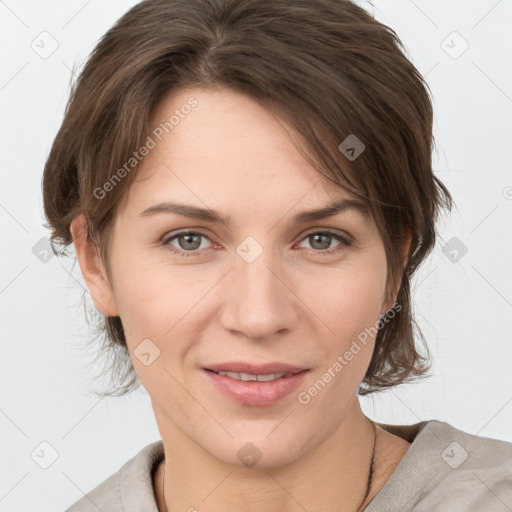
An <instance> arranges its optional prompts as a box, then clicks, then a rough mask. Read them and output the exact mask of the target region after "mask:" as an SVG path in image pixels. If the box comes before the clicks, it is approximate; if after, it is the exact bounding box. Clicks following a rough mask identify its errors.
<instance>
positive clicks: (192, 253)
mask: <svg viewBox="0 0 512 512" xmlns="http://www.w3.org/2000/svg"><path fill="white" fill-rule="evenodd" d="M183 235H200V236H202V237H204V238H206V239H207V240H209V241H210V242H211V240H210V238H209V237H208V236H207V235H206V234H205V233H202V232H201V231H181V232H179V233H176V234H174V235H172V236H170V237H166V238H164V239H162V244H163V245H165V246H168V247H169V248H170V250H171V251H172V252H173V253H174V254H176V255H179V256H184V257H190V256H197V255H198V254H199V253H200V252H201V251H202V250H203V249H196V250H195V251H184V250H178V249H176V248H175V247H173V246H172V245H170V243H169V242H171V241H172V240H174V239H176V238H179V237H180V236H183ZM313 235H330V236H332V237H333V238H335V239H336V240H338V241H339V242H341V243H340V245H339V246H337V247H336V248H334V249H326V250H324V251H322V250H318V249H311V251H312V252H313V254H319V255H332V254H335V253H337V252H339V251H341V250H343V249H344V248H346V247H350V246H351V245H352V244H353V240H351V239H350V238H348V237H345V236H343V235H340V234H339V233H335V232H333V231H329V230H325V231H311V232H309V233H307V234H306V235H305V236H304V237H303V238H302V240H301V242H302V241H303V240H305V239H306V238H309V237H311V236H313Z"/></svg>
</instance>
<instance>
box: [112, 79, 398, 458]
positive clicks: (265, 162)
mask: <svg viewBox="0 0 512 512" xmlns="http://www.w3.org/2000/svg"><path fill="white" fill-rule="evenodd" d="M191 98H194V100H195V101H194V100H191ZM186 105H189V106H190V105H194V106H193V107H190V108H189V107H186ZM173 115H174V116H175V117H174V118H173V120H172V121H169V120H170V119H171V117H172V116H173ZM153 122H154V126H153V127H152V129H153V128H154V130H153V133H151V134H150V137H151V138H152V140H153V142H151V141H149V140H148V144H147V147H148V151H147V153H148V154H147V156H145V157H144V159H143V160H142V164H141V165H142V167H141V168H140V169H139V174H138V175H137V179H136V180H135V182H134V183H133V185H132V186H131V187H130V189H129V191H128V193H127V195H126V197H125V199H126V201H125V202H124V203H123V205H122V207H121V208H120V210H119V212H118V215H117V217H116V222H115V226H114V231H113V235H112V238H111V250H110V261H111V268H112V277H113V282H112V290H113V295H112V297H113V304H115V306H114V309H115V311H110V314H118V315H119V316H120V317H121V320H122V322H123V325H124V326H125V329H126V335H127V344H128V348H129V351H130V355H131V358H132V361H133V364H134V367H135V370H136V372H137V374H138V377H139V379H140V381H141V383H142V385H143V386H144V388H145V389H146V390H147V392H148V393H149V395H150V397H151V400H152V405H153V408H154V411H155V416H156V419H157V422H158V426H159V429H160V431H161V433H162V437H163V438H164V440H165V435H166V433H171V432H172V433H173V436H174V437H173V439H179V435H182V436H184V437H183V439H186V440H187V442H189V441H192V442H193V443H194V444H195V445H196V446H199V447H200V448H201V449H203V450H205V451H206V452H208V453H209V454H210V455H212V456H214V457H215V458H217V459H219V460H222V461H224V462H227V463H231V464H238V465H241V464H246V463H247V461H248V460H255V459H258V458H259V459H261V460H260V464H263V465H265V464H267V465H269V466H272V465H276V466H277V465H281V464H284V463H287V462H290V461H293V460H295V459H297V458H298V457H299V456H301V455H303V454H305V453H307V452H308V451H310V450H312V449H313V448H314V447H315V446H318V445H319V444H320V443H322V441H324V440H325V439H326V438H327V437H328V436H330V435H331V434H333V433H334V432H335V431H336V429H337V428H338V427H339V426H340V425H341V422H342V421H343V419H344V417H345V415H346V414H347V412H348V411H349V406H350V404H351V401H352V399H353V398H354V396H355V393H356V391H357V389H358V387H359V385H360V383H361V381H362V380H363V378H364V374H365V372H366V370H367V367H368V365H369V362H370V359H371V356H372V351H373V347H374V334H375V329H373V328H374V327H375V326H376V325H377V324H378V321H379V315H380V314H383V313H385V311H386V310H387V308H388V307H389V306H390V304H389V303H387V302H386V293H385V292H386V275H387V274H386V256H385V251H384V246H383V242H382V239H381V237H380V235H379V232H378V230H377V228H376V226H375V224H374V222H373V221H372V220H370V218H368V217H366V216H365V215H364V213H363V212H362V211H360V210H358V209H357V208H352V207H350V205H349V207H348V208H346V209H344V210H343V211H340V212H338V213H335V214H334V215H331V216H328V217H327V216H326V217H324V218H318V219H316V220H315V218H313V217H312V216H311V217H310V218H309V219H307V218H306V219H305V218H302V219H301V218H300V215H301V214H303V213H304V212H309V211H312V210H321V209H324V208H326V207H327V206H328V205H330V204H331V203H332V202H336V201H338V202H339V201H340V200H344V199H348V198H349V197H350V196H349V195H348V194H347V193H346V192H345V191H344V190H342V189H336V188H335V187H334V186H333V184H331V183H329V182H327V181H326V180H325V179H324V178H323V177H322V176H320V175H319V173H318V172H317V171H316V170H315V169H314V168H313V167H312V166H311V165H310V164H309V163H308V162H307V161H306V160H305V159H303V157H302V156H301V155H300V153H298V151H297V150H296V148H295V147H294V146H293V144H292V143H291V141H290V140H289V138H288V137H287V135H286V132H285V131H284V129H283V127H282V125H281V124H280V123H279V122H278V121H276V119H275V118H274V117H272V116H271V115H270V114H269V112H268V111H267V110H265V109H264V108H262V107H261V106H260V105H259V104H258V103H256V102H255V101H253V100H252V99H249V98H248V97H246V96H243V95H240V94H237V93H235V92H232V91H229V90H221V91H216V92H214V91H201V90H199V89H188V90H183V91H181V92H180V93H179V94H176V95H174V96H173V97H172V98H168V99H167V100H166V101H165V102H164V103H162V104H161V106H160V108H159V110H158V112H157V113H156V115H155V116H154V118H153ZM166 122H167V125H165V123H166ZM161 123H162V124H161ZM163 127H164V128H163ZM160 139H161V140H160ZM153 143H154V144H153ZM150 146H153V147H150ZM140 153H141V154H143V153H146V151H144V150H141V152H140ZM170 203H172V204H173V205H181V206H180V207H179V208H178V207H176V210H177V209H179V210H180V211H181V212H182V213H181V214H179V213H177V212H176V211H173V207H171V206H170ZM166 204H167V206H166ZM206 209H209V210H212V211H215V212H217V214H216V215H215V216H217V215H218V216H222V217H223V218H224V220H225V222H219V221H217V220H215V219H214V218H213V217H214V215H213V214H212V213H208V214H207V213H206V212H205V210H206ZM200 211H203V212H205V213H202V214H199V212H200ZM187 212H188V213H190V214H191V215H190V216H188V215H185V213H187ZM192 214H194V215H192ZM186 232H189V234H188V235H185V233H186ZM338 236H339V237H340V238H338ZM344 240H348V241H349V242H350V243H348V244H347V243H346V242H345V241H344ZM370 329H371V331H370ZM363 340H364V342H363ZM354 343H355V344H354ZM237 364H240V365H243V364H245V365H254V366H256V365H268V366H267V367H266V368H265V367H261V368H252V367H250V366H249V367H240V366H236V365H237ZM275 365H277V368H274V366H275ZM280 365H289V367H288V368H287V367H284V366H280ZM212 368H214V369H216V370H219V371H222V370H223V369H224V370H225V371H233V372H235V373H236V374H237V375H231V376H229V375H225V376H222V375H220V374H214V373H213V372H212V371H211V369H212ZM244 370H245V371H244ZM301 370H304V371H302V372H301V373H297V372H299V371H301ZM239 373H247V374H259V375H260V376H262V377H261V378H260V381H258V382H244V381H241V380H239V379H240V378H241V377H244V376H243V375H242V376H241V375H239ZM272 373H278V374H280V373H285V374H287V376H285V377H281V378H278V379H275V380H272V381H267V382H263V380H264V379H272V378H273V377H272V375H269V374H272ZM291 373H294V374H295V376H293V377H291V376H288V374H291ZM233 377H234V378H233ZM274 377H279V375H277V376H276V375H274ZM315 383H316V384H315ZM248 443H251V444H248Z"/></svg>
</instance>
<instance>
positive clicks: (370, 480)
mask: <svg viewBox="0 0 512 512" xmlns="http://www.w3.org/2000/svg"><path fill="white" fill-rule="evenodd" d="M369 421H370V423H371V425H372V427H373V448H372V459H371V462H370V470H369V471H368V480H367V482H366V493H365V495H364V498H363V501H361V504H360V505H359V507H357V510H356V512H360V511H361V510H362V509H361V507H362V506H363V505H364V502H365V501H366V498H368V494H369V493H370V489H371V486H372V480H373V462H374V459H375V445H376V444H377V432H376V430H375V423H374V422H373V421H372V420H369ZM165 466H166V464H165V460H164V474H163V478H162V495H163V501H164V509H165V510H164V512H168V511H167V503H166V502H165Z"/></svg>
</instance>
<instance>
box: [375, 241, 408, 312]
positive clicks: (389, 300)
mask: <svg viewBox="0 0 512 512" xmlns="http://www.w3.org/2000/svg"><path fill="white" fill-rule="evenodd" d="M405 236H406V238H405V242H404V245H403V247H402V262H403V263H402V268H405V266H406V265H407V259H408V258H407V256H408V254H409V248H410V247H411V233H410V232H407V233H406V235H405ZM400 285H401V280H400V282H399V283H398V287H397V288H396V289H395V290H394V291H393V292H392V293H387V294H386V297H385V298H384V303H383V304H382V310H381V312H380V314H381V315H384V314H385V313H386V311H388V310H389V308H391V307H392V306H393V304H394V303H395V302H396V296H397V295H398V290H400Z"/></svg>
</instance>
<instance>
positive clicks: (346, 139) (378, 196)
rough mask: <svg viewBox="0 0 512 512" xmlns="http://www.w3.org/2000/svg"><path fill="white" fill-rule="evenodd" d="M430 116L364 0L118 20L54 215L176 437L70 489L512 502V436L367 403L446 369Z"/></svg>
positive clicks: (140, 13) (65, 161)
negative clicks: (434, 279)
mask: <svg viewBox="0 0 512 512" xmlns="http://www.w3.org/2000/svg"><path fill="white" fill-rule="evenodd" d="M432 115H433V114H432V106H431V101H430V97H429V94H428V87H427V86H426V84H425V82H424V81H423V79H422V77H421V75H420V74H419V73H418V71H417V70H416V69H415V67H414V66H413V65H412V64H411V62H410V61H409V60H408V59H407V58H406V57H405V56H404V54H403V53H402V50H401V43H400V40H399V39H398V37H397V36H396V34H395V33H394V32H393V31H392V30H391V29H389V28H388V27H386V26H384V25H382V24H381V23H379V22H378V21H376V20H375V19H374V18H372V17H371V16H370V15H369V14H368V13H366V11H364V10H363V9H361V8H360V7H358V6H356V5H355V4H354V3H352V2H350V1H348V0H307V1H306V0H293V1H287V2H280V1H277V2H276V1H267V0H243V1H240V0H186V1H185V0H173V1H169V0H146V1H144V2H141V3H140V4H138V5H136V6H135V7H134V8H133V9H131V11H129V12H128V13H127V14H126V15H125V16H123V17H122V18H121V19H120V20H119V21H118V22H117V23H116V25H115V26H114V27H113V28H112V29H111V30H110V31H109V32H108V33H107V34H106V35H105V36H104V37H103V39H102V40H101V41H100V42H99V44H98V46H97V48H96V49H95V51H94V52H93V54H92V56H91V58H90V59H89V61H88V63H87V65H86V66H85V68H84V70H83V71H82V73H81V76H80V78H79V80H78V83H77V86H76V89H75V90H74V91H73V94H72V97H71V99H70V102H69V104H68V108H67V111H66V116H65V119H64V121H63V124H62V127H61V129H60V131H59V133H58V134H57V137H56V139H55V142H54V144H53V147H52V150H51V153H50V155H49V158H48V161H47V163H46V167H45V172H44V182H43V193H44V205H45V212H46V216H47V219H48V222H49V226H50V227H51V229H52V240H54V241H56V242H60V243H62V244H64V245H69V244H71V243H73V244H74V247H75V249H76V254H77V258H78V261H79V264H80V268H81V271H82V274H83V276H84V279H85V281H86V284H87V286H88V288H89V291H90V293H91V296H92V298H93V301H94V304H95V307H96V309H97V310H98V311H99V312H100V313H101V314H102V315H104V317H105V335H106V338H107V340H108V342H109V344H110V346H111V347H112V350H113V354H115V356H116V358H117V359H115V361H114V363H113V365H112V366H113V368H120V367H122V364H121V363H122V362H123V361H124V362H126V363H128V368H129V371H128V372H127V373H126V374H125V375H121V377H122V379H121V381H122V385H124V387H121V392H127V391H129V390H130V389H133V388H134V387H135V386H136V385H137V383H138V382H140V383H142V385H143V386H144V388H145V389H146V390H147V391H148V393H149V395H150V397H151V401H152V406H153V410H154V413H155V418H156V421H157V424H158V428H159V431H160V434H161V437H162V441H157V442H154V443H152V444H150V445H148V446H147V447H145V448H144V449H143V450H141V452H140V453H138V454H137V455H136V456H135V457H134V458H133V459H131V460H130V461H128V462H127V463H126V464H124V465H123V467H122V468H120V470H119V471H118V472H116V473H115V474H113V475H112V476H111V477H109V478H108V479H107V480H106V481H104V482H103V483H101V484H100V485H99V486H98V487H96V488H95V489H93V490H92V491H91V492H89V493H88V494H87V495H86V496H84V497H83V498H81V499H80V500H79V501H78V502H77V503H75V504H74V505H73V506H71V507H70V508H69V509H68V510H70V511H71V512H82V511H89V510H98V509H99V510H102V511H104V512H106V511H109V512H111V511H112V512H113V511H130V512H136V511H146V512H147V511H152V512H157V511H160V512H170V511H171V510H173V511H174V510H180V511H181V510H188V511H194V510H199V511H217V510H251V511H266V512H268V511H274V510H275V511H295V510H297V511H298V510H307V511H311V512H312V511H322V512H325V511H337V512H341V511H362V510H365V511H367V512H370V511H371V512H376V511H383V510H397V511H398V510H402V511H405V510H451V511H452V510H465V511H467V510H473V511H476V510H478V511H481V510H486V511H487V510H502V509H500V508H497V507H500V506H503V505H504V504H505V506H508V507H509V509H510V508H512V477H511V469H510V468H511V466H510V461H511V460H512V444H510V443H506V442H504V441H498V440H492V439H487V438H482V437H475V436H471V435H469V434H467V433H465V432H463V431H461V430H458V429H456V428H455V427H453V426H451V425H449V424H448V423H446V422H442V421H437V420H430V421H422V422H419V423H417V424H415V425H408V426H392V425H385V424H381V423H378V422H376V421H372V420H370V419H369V418H367V417H366V416H365V415H364V414H363V412H362V410H361V408H360V405H359V401H358V395H361V396H362V395H366V394H369V393H375V392H378V391H380V390H384V389H388V388H391V387H393V386H397V385H399V384H401V383H404V382H407V381H411V380H413V379H415V378H419V377H422V376H424V375H426V372H427V371H428V358H426V357H425V356H423V355H422V354H421V353H420V351H419V350H418V347H417V346H416V341H415V338H416V335H415V334H419V335H420V336H421V334H420V333H419V330H417V329H416V333H415V330H414V318H413V316H412V310H411V299H410V289H409V286H410V281H411V278H412V276H413V274H414V273H415V271H416V270H417V268H418V267H419V265H420V264H421V262H422V261H423V260H424V259H425V258H426V257H427V255H428V254H429V253H430V251H431V250H432V248H433V247H434V244H435V241H436V232H435V223H436V219H437V216H438V214H439V211H440V209H441V208H443V207H445V208H446V209H450V208H451V206H452V198H451V196H450V194H449V192H448V190H447V189H446V188H445V186H444V185H443V184H442V183H441V182H440V181H439V180H438V178H437V177H435V176H434V174H433V171H432V164H431V153H432V144H433V138H432ZM419 339H421V337H420V338H419ZM120 350H121V351H120ZM123 357H124V359H122V358H123ZM119 358H121V359H119ZM113 376H114V377H117V374H116V373H113ZM130 379H131V380H130ZM127 382H128V384H126V383H127ZM128 428H129V427H128ZM503 510H506V508H503Z"/></svg>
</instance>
